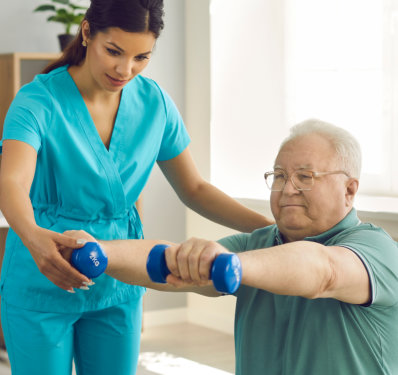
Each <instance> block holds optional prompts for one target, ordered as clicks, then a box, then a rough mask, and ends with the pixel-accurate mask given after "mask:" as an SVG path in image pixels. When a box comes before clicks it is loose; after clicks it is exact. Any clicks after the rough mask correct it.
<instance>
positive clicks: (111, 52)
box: [106, 48, 120, 56]
mask: <svg viewBox="0 0 398 375" xmlns="http://www.w3.org/2000/svg"><path fill="white" fill-rule="evenodd" d="M106 50H107V51H108V53H109V54H110V55H112V56H119V55H120V52H119V51H116V50H115V49H112V48H107V49H106Z"/></svg>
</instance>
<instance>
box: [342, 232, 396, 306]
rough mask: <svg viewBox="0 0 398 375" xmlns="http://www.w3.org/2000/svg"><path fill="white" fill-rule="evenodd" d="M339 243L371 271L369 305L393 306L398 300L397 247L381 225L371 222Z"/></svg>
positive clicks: (369, 272)
mask: <svg viewBox="0 0 398 375" xmlns="http://www.w3.org/2000/svg"><path fill="white" fill-rule="evenodd" d="M336 245H338V246H342V247H346V248H348V249H350V250H352V251H353V252H355V253H356V254H357V255H358V257H359V258H360V259H361V260H362V262H363V263H364V265H365V267H366V269H367V272H368V274H369V279H370V284H371V292H372V299H371V302H370V304H369V305H379V306H392V305H394V304H396V303H397V302H398V247H397V243H396V242H395V241H394V240H393V239H392V238H391V237H390V236H389V235H388V234H387V233H385V232H384V231H383V230H382V229H380V228H377V227H374V226H371V225H369V226H368V229H363V230H357V231H354V232H352V233H351V234H349V235H348V236H347V237H345V238H344V239H341V240H340V241H339V242H338V243H337V244H336Z"/></svg>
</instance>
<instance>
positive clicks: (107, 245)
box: [63, 230, 221, 297]
mask: <svg viewBox="0 0 398 375" xmlns="http://www.w3.org/2000/svg"><path fill="white" fill-rule="evenodd" d="M64 234H66V235H68V236H70V237H74V238H76V239H79V240H84V241H93V242H98V243H99V244H100V245H101V247H102V248H103V250H104V252H105V253H106V255H107V257H108V265H107V267H106V270H105V273H106V274H108V275H109V276H112V277H114V278H115V279H118V280H120V281H123V282H124V283H126V284H133V285H140V286H144V287H148V288H151V289H157V290H161V291H169V292H195V293H199V294H202V295H205V296H208V297H218V296H220V295H221V294H220V293H219V292H217V291H216V290H215V289H214V287H213V284H212V283H211V282H210V281H207V282H206V283H204V284H202V285H201V286H198V285H195V284H194V283H192V282H185V283H182V282H180V283H179V285H175V286H173V285H171V284H160V283H154V282H152V281H151V279H150V278H149V276H148V273H147V270H146V262H147V259H148V254H149V252H150V251H151V250H152V248H153V247H154V246H155V245H157V244H165V245H170V246H171V247H177V248H178V246H179V245H178V244H173V243H171V242H170V241H160V240H113V241H97V240H95V238H94V237H92V236H91V235H89V234H88V233H86V232H85V231H82V230H79V231H77V230H71V231H66V232H65V233H64ZM73 250H74V249H69V253H68V254H67V252H65V251H64V252H63V254H64V256H65V257H66V258H67V259H68V260H69V259H70V255H71V253H72V251H73Z"/></svg>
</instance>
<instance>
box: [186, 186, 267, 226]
mask: <svg viewBox="0 0 398 375" xmlns="http://www.w3.org/2000/svg"><path fill="white" fill-rule="evenodd" d="M181 199H182V200H183V202H184V203H185V204H186V205H187V206H188V207H189V208H191V209H192V210H194V211H196V212H197V213H199V214H201V215H202V216H204V217H206V218H208V219H209V220H212V221H214V222H217V223H219V224H221V225H224V226H227V227H229V228H233V229H235V230H238V231H240V232H248V233H250V232H252V231H254V230H255V229H258V228H263V227H266V226H268V225H271V224H273V223H274V222H273V221H272V220H270V219H268V218H266V217H265V216H263V215H261V214H259V213H258V212H256V211H253V210H251V209H249V208H247V207H245V206H244V205H242V204H241V203H239V202H238V201H237V200H235V199H233V198H231V197H230V196H228V195H227V194H225V193H223V192H222V191H221V190H219V189H217V188H216V187H215V186H214V185H211V184H210V183H208V182H206V181H203V183H202V184H200V185H198V186H197V188H196V190H195V191H194V192H192V193H191V194H190V195H189V196H186V197H181Z"/></svg>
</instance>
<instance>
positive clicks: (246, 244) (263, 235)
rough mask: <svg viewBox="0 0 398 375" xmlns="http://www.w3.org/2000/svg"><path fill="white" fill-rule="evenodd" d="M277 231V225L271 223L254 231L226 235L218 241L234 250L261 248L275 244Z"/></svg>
mask: <svg viewBox="0 0 398 375" xmlns="http://www.w3.org/2000/svg"><path fill="white" fill-rule="evenodd" d="M277 232H278V230H277V227H276V225H269V226H267V227H264V228H260V229H256V230H255V231H253V232H252V233H239V234H235V235H232V236H228V237H224V238H222V239H220V240H219V241H218V242H219V243H220V244H221V245H223V246H224V247H226V248H227V249H228V250H230V251H233V252H242V251H246V250H255V249H261V248H266V247H271V246H273V245H274V243H275V237H276V234H277Z"/></svg>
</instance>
